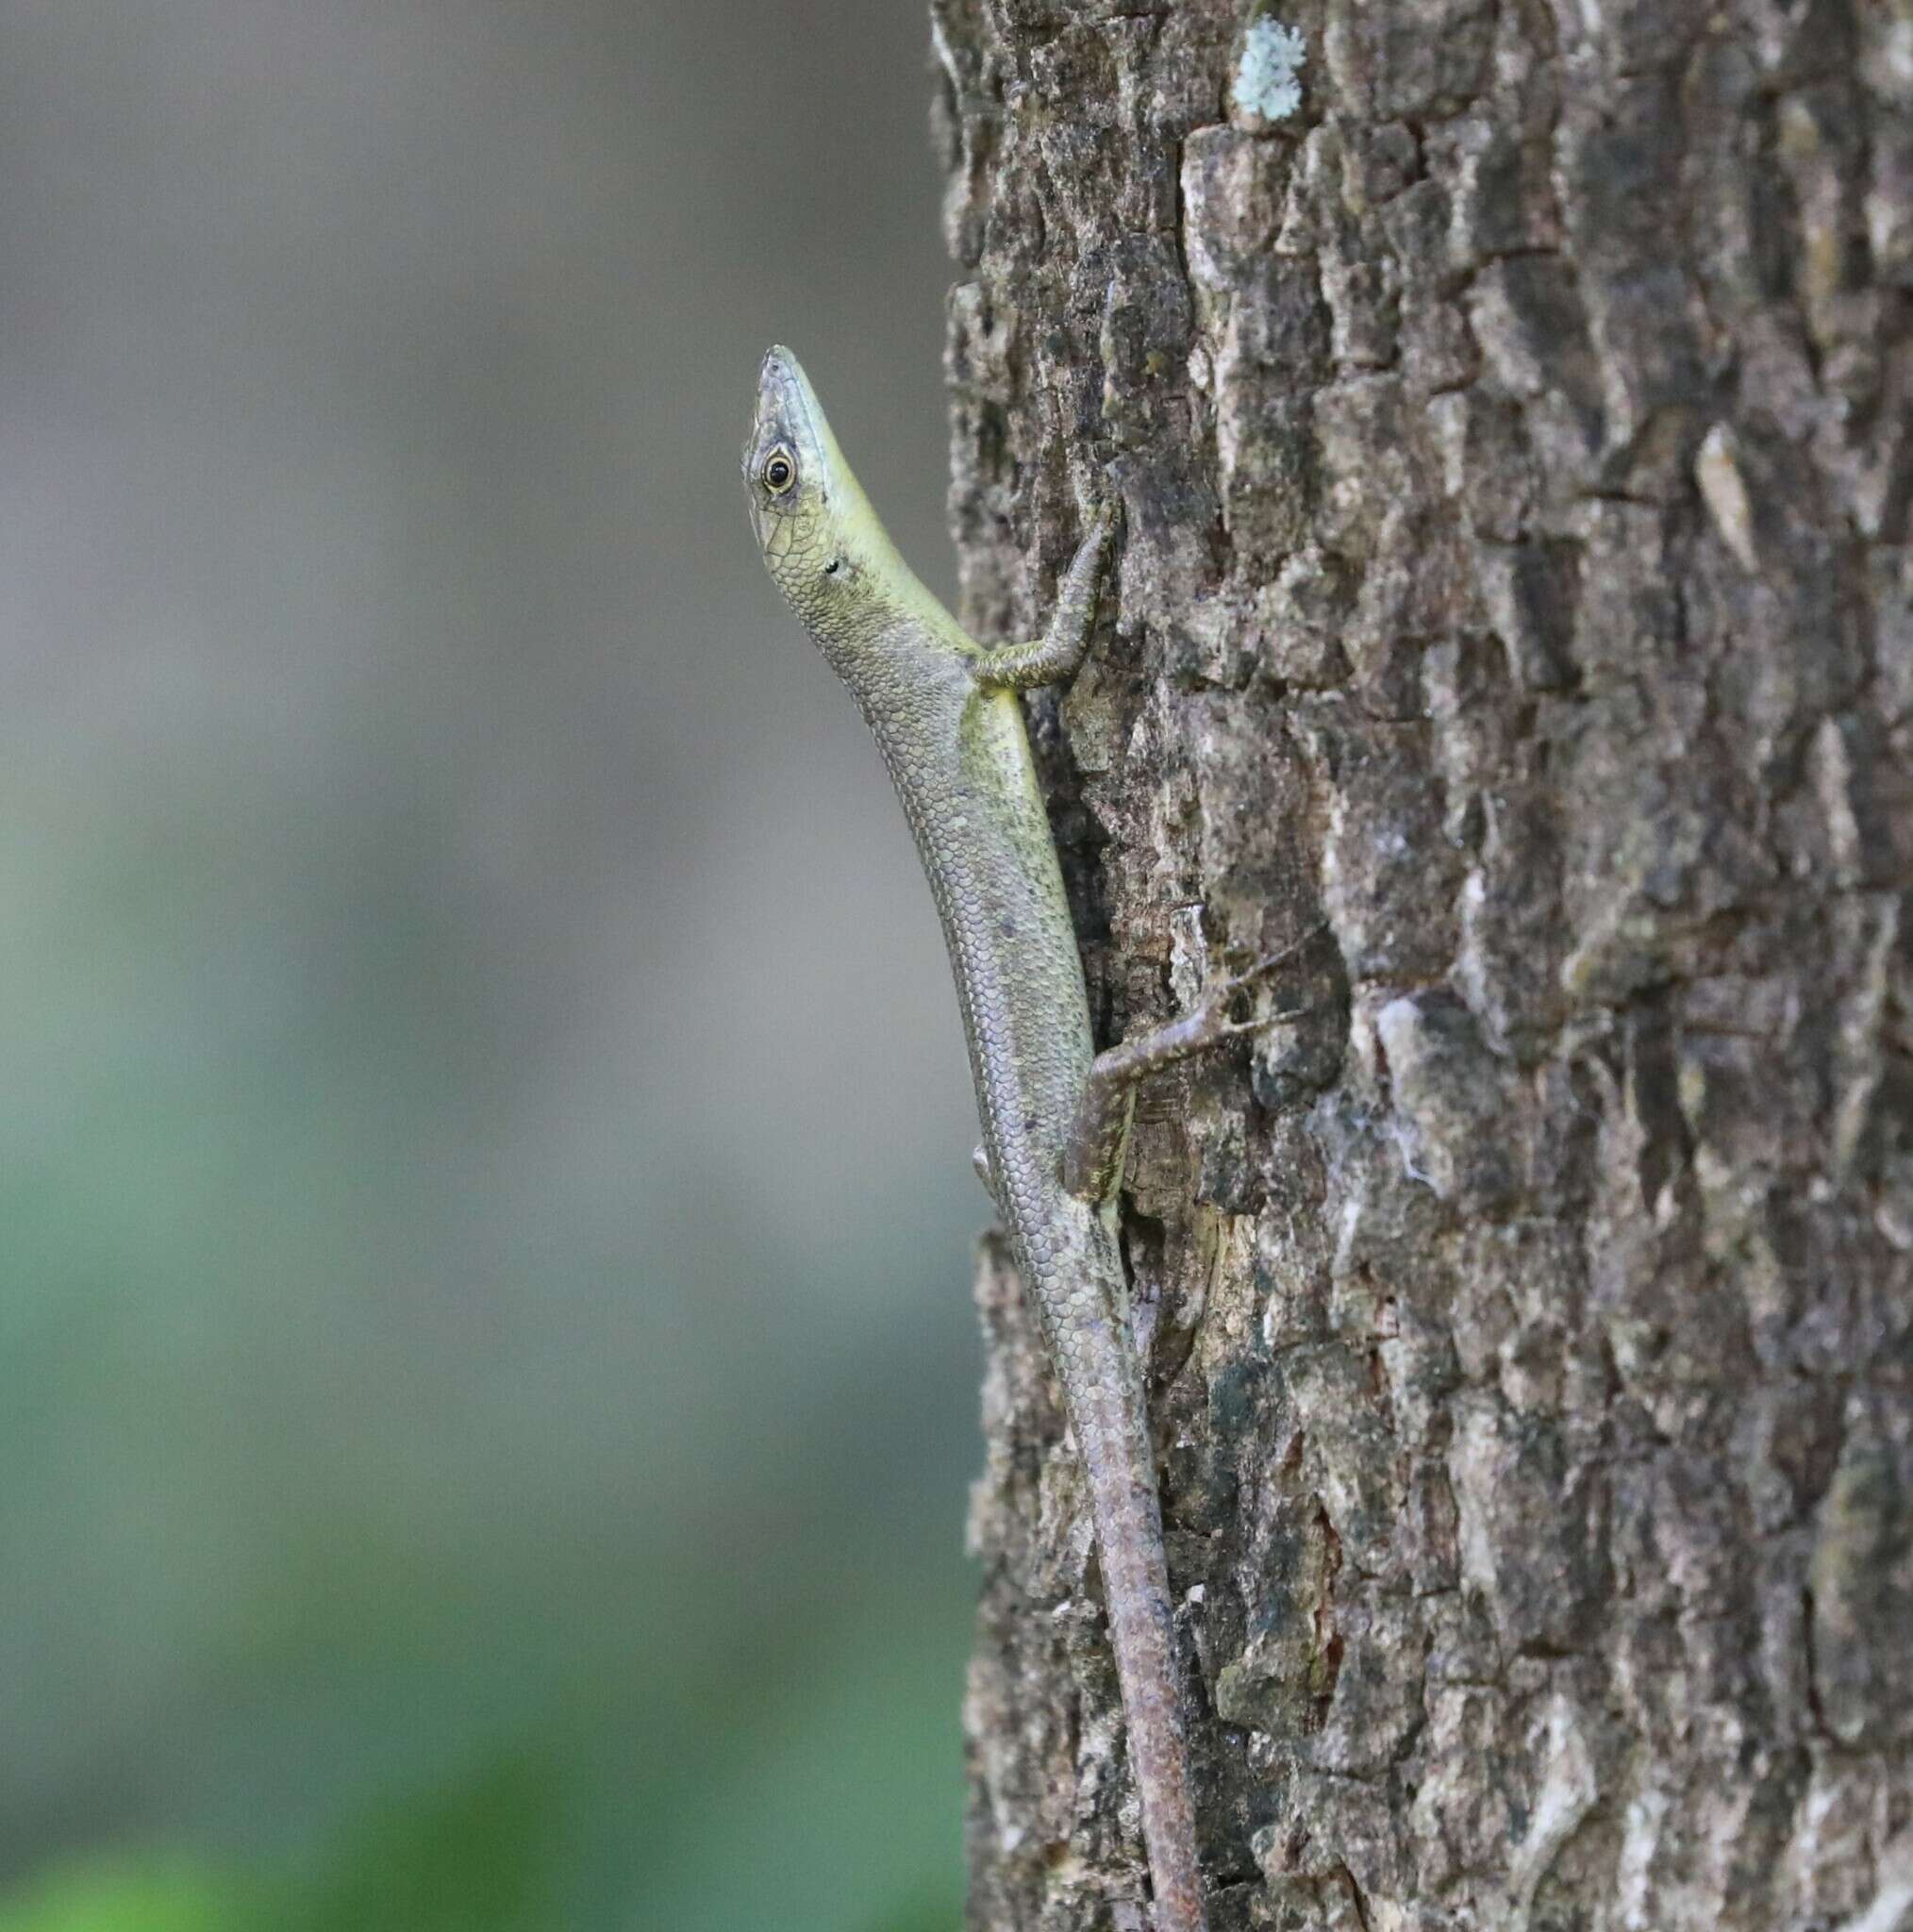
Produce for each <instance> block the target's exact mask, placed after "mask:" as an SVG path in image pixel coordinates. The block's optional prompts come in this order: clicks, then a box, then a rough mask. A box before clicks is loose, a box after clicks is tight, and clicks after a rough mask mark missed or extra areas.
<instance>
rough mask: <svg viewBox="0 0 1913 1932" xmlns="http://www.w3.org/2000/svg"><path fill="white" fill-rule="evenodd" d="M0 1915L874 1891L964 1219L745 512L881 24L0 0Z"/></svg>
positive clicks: (888, 876)
mask: <svg viewBox="0 0 1913 1932" xmlns="http://www.w3.org/2000/svg"><path fill="white" fill-rule="evenodd" d="M0 22H4V30H5V31H4V47H5V59H4V62H0V330H4V333H0V372H4V391H0V393H4V400H5V410H4V417H0V492H4V504H0V652H4V673H5V690H6V703H5V706H4V708H0V904H4V908H5V911H4V916H0V1011H4V1015H5V1017H4V1021H0V1188H4V1191H5V1204H4V1216H0V1364H4V1372H0V1932H82V1928H84V1932H148V1928H151V1932H251V1928H254V1927H268V1926H270V1927H273V1928H275V1932H276V1928H291V1932H302V1928H303V1932H329V1928H334V1927H339V1928H352V1932H383V1928H392V1932H399V1928H404V1932H437V1928H445V1932H450V1928H455V1927H456V1928H465V1932H491V1928H540V1932H543V1928H565V1932H569V1928H574V1927H576V1928H584V1932H594V1928H600V1927H605V1928H609V1927H618V1928H626V1927H646V1928H648V1927H653V1926H657V1927H671V1928H674V1932H702V1928H720V1927H722V1928H725V1932H732V1928H739V1927H745V1926H767V1927H775V1928H779V1932H809V1928H813V1927H814V1928H819V1932H822V1928H826V1927H827V1928H829V1932H929V1928H932V1927H940V1928H947V1927H954V1926H955V1925H956V1924H957V1920H958V1916H959V1910H960V1906H959V1897H960V1872H959V1833H960V1815H961V1802H962V1777H961V1763H960V1745H959V1736H958V1722H957V1707H958V1699H959V1696H960V1691H961V1678H962V1664H963V1657H964V1654H965V1651H966V1648H967V1641H968V1628H969V1619H970V1611H971V1604H972V1600H973V1590H974V1583H973V1577H972V1575H971V1574H970V1572H969V1569H968V1566H967V1565H966V1563H965V1561H964V1559H963V1557H962V1540H961V1538H962V1518H963V1511H964V1507H965V1483H966V1479H967V1477H968V1475H969V1474H971V1472H972V1470H973V1467H974V1466H975V1464H976V1462H977V1460H978V1455H979V1452H978V1449H977V1443H976V1429H975V1380H976V1344H975V1341H974V1332H973V1317H972V1312H971V1308H970V1306H969V1296H968V1283H969V1274H970V1259H969V1249H970V1242H971V1240H972V1237H973V1233H974V1231H975V1229H976V1228H977V1227H978V1226H979V1225H980V1224H982V1223H983V1222H984V1221H985V1220H986V1219H987V1203H986V1202H985V1200H984V1198H983V1196H982V1195H981V1193H980V1192H979V1191H977V1189H976V1185H975V1182H974V1180H973V1178H972V1176H971V1174H970V1173H969V1167H968V1149H969V1146H970V1143H971V1141H972V1140H973V1115H972V1109H971V1103H970V1099H969V1095H968V1091H967V1086H966V1082H965V1078H964V1074H963V1069H962V1060H961V1050H960V1041H959V1036H958V1032H957V1021H956V1014H955V1007H954V1002H953V999H952V996H951V994H950V991H949V989H948V986H947V983H946V980H945V975H944V969H943V965H942V959H941V954H940V946H939V942H938V938H937V933H936V928H935V924H934V921H933V917H932V914H931V910H930V906H929V901H928V895H927V893H926V892H925V891H924V890H923V886H922V884H921V882H920V880H919V879H918V877H917V875H916V871H915V865H914V860H913V858H912V856H911V853H910V850H909V846H908V843H907V838H906V836H905V833H904V830H903V826H902V822H901V819H900V816H899V814H898V812H897V810H896V808H895V807H894V804H893V802H892V800H891V797H890V791H889V789H888V785H887V782H886V780H885V778H884V776H883V774H882V771H881V768H880V766H879V763H878V760H877V758H876V757H875V755H874V753H873V750H872V748H871V746H870V744H869V742H868V740H867V738H866V736H865V734H864V731H863V727H862V725H861V724H859V723H858V721H857V717H856V714H855V712H854V711H853V709H852V708H851V705H850V702H849V700H848V699H847V697H845V696H844V695H843V693H841V692H840V690H839V689H838V687H837V685H836V683H835V681H834V680H833V679H832V678H831V677H830V675H828V673H827V671H826V669H825V668H824V666H823V663H822V662H821V660H819V659H818V658H816V656H815V654H814V652H813V651H812V650H811V648H810V646H809V645H808V643H807V641H806V640H805V639H804V638H803V636H802V634H801V633H800V632H799V631H798V630H797V628H796V626H795V625H794V624H793V622H792V621H791V620H790V618H789V617H788V616H787V615H786V614H785V612H784V610H783V608H782V607H781V606H780V605H778V604H777V603H776V601H775V599H774V594H773V592H772V591H771V589H770V586H769V583H768V581H767V579H766V578H765V576H764V575H763V572H762V570H761V568H760V566H759V564H758V562H757V556H756V553H755V550H754V548H753V546H752V543H751V541H750V537H749V533H748V529H747V525H746V522H745V516H744V507H743V501H742V495H741V490H740V483H739V478H738V467H737V466H738V457H739V451H740V446H741V442H742V438H743V434H744V429H745V425H746V422H747V419H748V416H749V412H750V404H751V396H752V391H753V386H754V380H755V375H756V371H757V360H758V358H759V356H760V355H761V353H762V351H763V349H764V347H765V345H766V344H767V343H769V342H770V341H774V340H781V341H788V342H790V344H791V345H792V346H793V347H794V348H796V349H797V351H798V352H799V354H800V355H802V356H803V357H804V358H806V361H807V366H808V368H809V370H810V373H811V375H813V377H815V379H816V380H817V382H818V384H819V387H820V389H821V390H822V391H823V393H824V395H825V396H826V398H828V399H829V401H830V405H831V408H832V414H833V418H834V421H835V424H836V426H837V428H838V431H839V433H840V436H841V437H842V440H843V441H844V444H845V446H846V448H847V449H848V450H849V451H850V452H851V454H852V458H853V460H855V461H856V462H857V466H858V468H859V470H860V472H861V473H862V475H863V478H864V481H865V482H866V484H867V485H868V486H869V487H870V489H871V491H872V493H873V496H874V498H875V499H876V500H877V501H878V502H879V503H880V504H882V505H883V506H884V507H885V508H886V511H887V514H888V516H889V518H890V522H891V525H892V528H893V531H894V533H895V534H896V536H897V538H898V540H899V541H900V542H901V544H902V545H903V547H904V548H905V550H906V551H907V552H908V553H909V554H910V555H911V556H912V558H915V559H917V560H918V562H919V565H920V568H922V569H923V573H924V575H926V577H927V578H928V579H929V580H930V581H931V582H932V583H933V584H934V585H936V586H937V587H938V588H940V589H945V590H947V587H948V585H949V584H950V582H951V580H952V577H953V575H954V573H953V571H952V567H951V563H950V558H949V549H948V544H947V541H946V539H945V537H944V535H943V529H942V502H943V478H944V452H945V442H944V426H943V403H942V393H941V383H940V345H941V338H942V304H943V292H944V289H945V285H946V283H947V280H948V270H947V266H946V264H945V262H944V259H943V258H942V253H941V248H940V239H939V229H938V214H937V210H938V203H939V198H940V181H939V178H938V175H937V170H936V167H935V164H934V162H933V159H932V157H931V153H930V147H929V141H928V136H927V131H926V127H927V117H926V103H927V100H928V96H929V91H930V90H929V81H928V77H927V48H926V30H925V25H924V22H923V14H922V9H921V8H920V7H918V6H916V5H914V4H903V0H835V4H832V5H828V6H825V5H823V4H821V0H819V4H816V5H813V6H797V5H792V4H790V0H716V4H711V5H706V6H701V7H696V8H684V7H674V6H665V5H662V4H654V5H643V4H640V5H637V6H633V5H630V4H616V5H614V4H610V0H604V4H598V5H588V4H583V0H541V4H540V5H538V6H536V7H528V6H524V5H507V4H506V0H464V4H457V5H455V4H451V0H436V4H425V0H144V4H141V0H5V4H4V5H0Z"/></svg>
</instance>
